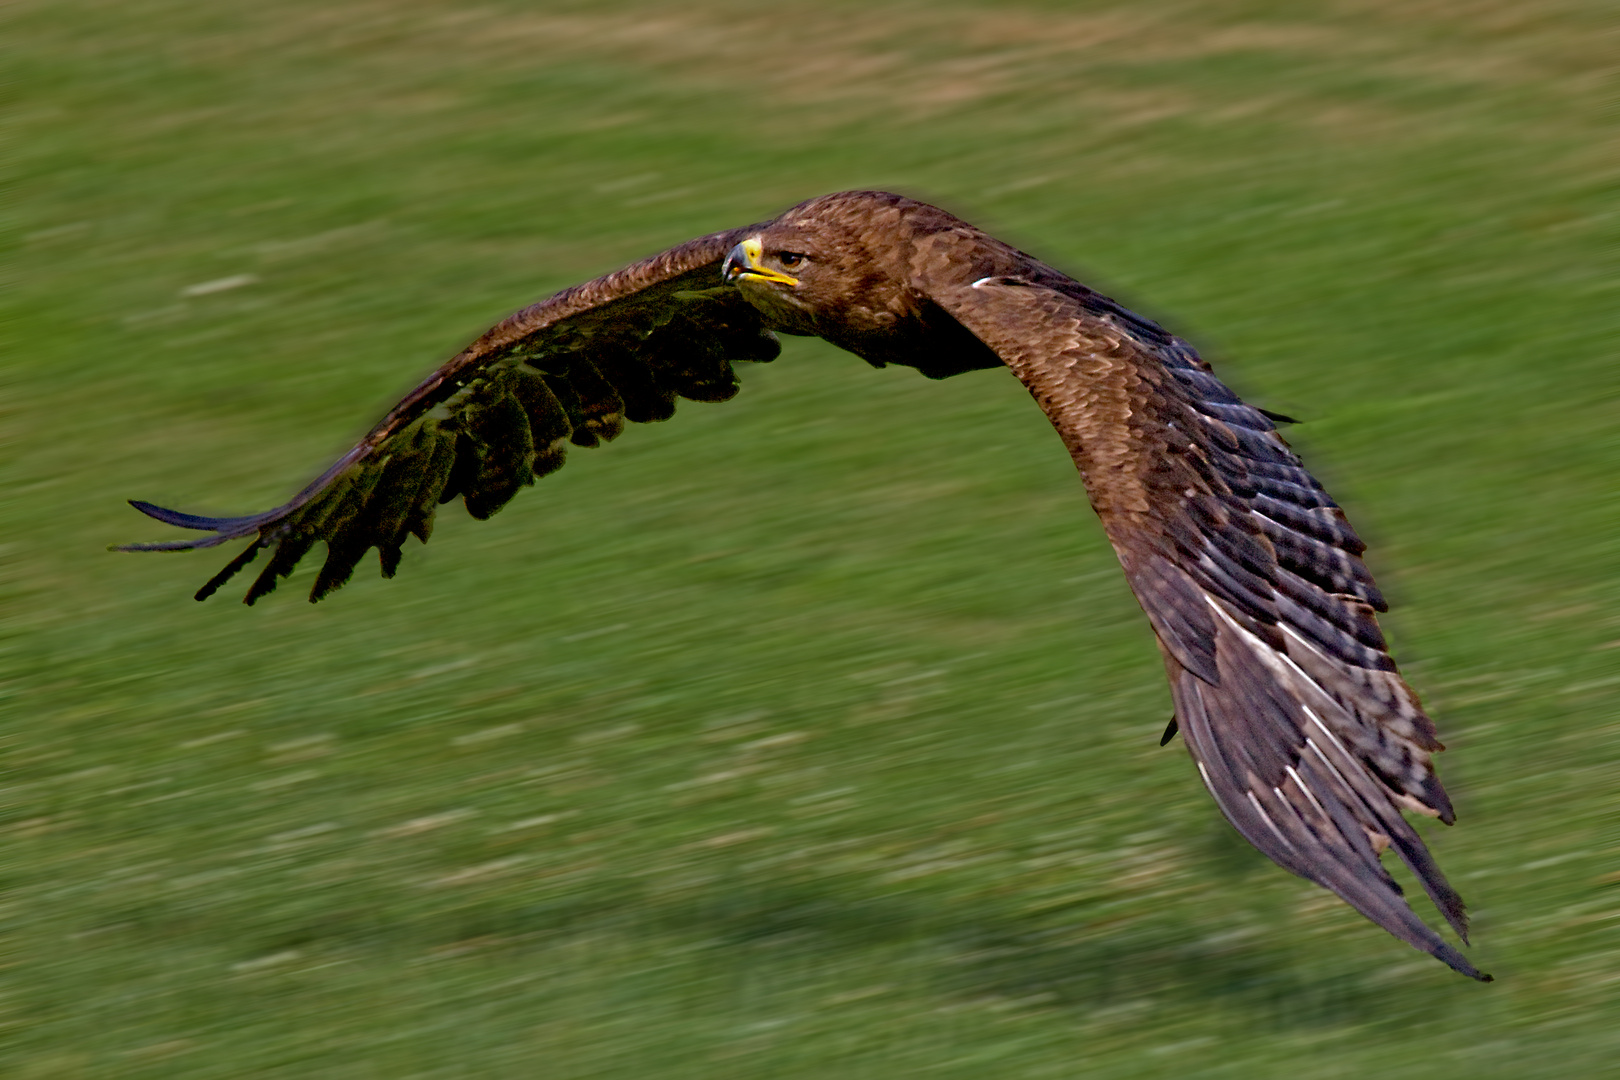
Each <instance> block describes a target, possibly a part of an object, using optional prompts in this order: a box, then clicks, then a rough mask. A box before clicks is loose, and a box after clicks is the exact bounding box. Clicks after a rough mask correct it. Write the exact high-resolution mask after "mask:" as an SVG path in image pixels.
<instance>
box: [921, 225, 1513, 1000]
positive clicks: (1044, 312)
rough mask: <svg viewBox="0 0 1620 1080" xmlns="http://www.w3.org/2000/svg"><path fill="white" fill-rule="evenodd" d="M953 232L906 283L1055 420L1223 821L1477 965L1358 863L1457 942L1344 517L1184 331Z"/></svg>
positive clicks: (1441, 950)
mask: <svg viewBox="0 0 1620 1080" xmlns="http://www.w3.org/2000/svg"><path fill="white" fill-rule="evenodd" d="M963 240H964V241H966V240H971V238H968V237H963ZM953 246H954V247H955V248H956V252H957V253H956V255H955V256H954V257H953V255H952V254H951V253H950V252H948V251H946V250H945V249H944V247H943V246H942V247H941V248H940V252H941V253H942V254H941V253H936V255H935V262H934V264H933V266H932V268H931V270H930V268H929V267H928V266H924V267H922V268H920V271H919V276H920V277H922V278H923V281H922V283H921V288H922V289H923V291H924V292H926V293H927V294H928V295H929V296H930V297H931V298H932V299H933V300H934V301H935V302H936V303H938V304H939V305H940V306H942V307H943V308H944V309H945V310H946V311H948V312H950V313H951V314H952V315H954V316H955V317H956V318H957V319H958V320H959V321H961V322H962V324H963V325H964V326H966V327H967V328H968V329H969V330H971V331H972V332H973V333H975V334H976V335H978V337H979V338H980V339H981V340H983V341H984V342H985V344H987V345H989V346H990V347H991V348H992V349H994V350H995V351H996V352H997V354H998V355H1000V356H1001V358H1002V360H1003V361H1005V362H1006V363H1007V365H1008V366H1009V367H1011V368H1012V369H1013V371H1014V372H1015V373H1016V374H1017V375H1018V377H1019V378H1020V379H1021V380H1022V381H1023V382H1024V384H1025V386H1027V387H1028V389H1029V391H1030V393H1031V395H1033V396H1034V398H1035V400H1036V401H1037V402H1038V403H1039V404H1040V406H1041V408H1042V409H1043V410H1044V411H1045V412H1046V414H1047V416H1048V417H1049V418H1050V419H1051V421H1052V424H1053V426H1054V427H1055V428H1056V429H1057V431H1058V433H1059V434H1060V435H1061V436H1062V437H1063V440H1064V442H1065V444H1066V445H1067V446H1068V448H1069V451H1070V453H1071V455H1072V456H1073V457H1074V460H1075V463H1076V465H1078V466H1079V468H1080V472H1081V474H1082V475H1083V477H1084V478H1085V482H1086V489H1087V492H1088V494H1089V495H1090V497H1091V501H1092V505H1093V506H1094V507H1096V509H1097V512H1098V514H1099V515H1100V516H1101V518H1102V521H1103V525H1104V528H1105V529H1106V531H1107V533H1108V537H1109V539H1110V540H1111V541H1112V542H1113V545H1114V549H1115V551H1116V552H1117V553H1118V555H1119V560H1120V562H1121V563H1122V564H1123V565H1124V568H1125V573H1126V576H1127V577H1128V578H1129V580H1130V583H1131V588H1132V589H1133V590H1134V591H1135V593H1136V596H1137V599H1138V600H1139V601H1140V602H1141V605H1142V607H1143V609H1144V610H1145V611H1146V612H1147V615H1148V618H1149V620H1150V621H1151V622H1152V624H1153V629H1154V631H1155V633H1156V634H1157V636H1158V640H1159V645H1160V648H1161V651H1162V652H1163V653H1164V658H1165V666H1166V668H1167V670H1168V673H1169V677H1170V686H1171V691H1172V696H1173V698H1174V700H1175V705H1176V715H1177V719H1178V721H1179V725H1180V729H1181V731H1182V732H1183V733H1184V734H1185V736H1186V740H1187V744H1188V747H1189V749H1190V750H1191V752H1192V755H1193V758H1194V760H1195V761H1196V762H1197V764H1198V770H1199V773H1200V774H1201V775H1202V776H1203V778H1204V783H1205V784H1206V785H1207V786H1208V788H1209V790H1210V792H1211V793H1212V794H1213V795H1214V796H1215V801H1216V803H1217V804H1219V806H1220V808H1221V811H1222V813H1224V814H1225V815H1226V818H1227V820H1229V821H1230V822H1231V823H1232V824H1233V825H1234V826H1236V827H1237V829H1238V831H1239V832H1241V833H1242V834H1243V835H1244V837H1246V838H1247V839H1248V840H1249V842H1250V843H1252V844H1254V846H1255V847H1257V848H1259V849H1260V850H1261V851H1263V852H1264V853H1265V854H1266V855H1268V856H1270V857H1271V858H1272V859H1273V860H1274V861H1276V862H1277V863H1279V864H1280V865H1282V866H1283V867H1285V868H1287V869H1288V870H1291V871H1293V872H1294V873H1296V874H1299V875H1300V876H1301V877H1304V878H1308V879H1309V880H1311V881H1314V882H1317V883H1318V884H1320V885H1323V886H1326V887H1327V888H1329V889H1331V890H1333V891H1334V892H1336V893H1338V894H1339V895H1340V896H1341V897H1343V898H1344V899H1345V900H1346V901H1348V902H1349V903H1350V904H1351V905H1352V906H1353V907H1355V908H1356V909H1357V910H1358V911H1360V912H1361V913H1362V914H1364V915H1366V916H1367V917H1368V918H1370V919H1372V920H1373V921H1374V922H1376V923H1378V924H1379V925H1380V926H1382V927H1384V928H1385V929H1386V930H1388V931H1389V932H1390V933H1392V934H1394V935H1395V936H1396V937H1398V938H1401V939H1402V940H1403V941H1406V942H1408V943H1410V944H1412V945H1413V946H1415V947H1417V948H1419V949H1422V950H1424V951H1426V952H1429V953H1431V954H1433V955H1434V956H1436V957H1437V958H1439V959H1440V960H1443V961H1444V962H1445V963H1447V964H1449V965H1450V966H1451V967H1453V968H1455V969H1456V970H1457V971H1459V972H1462V973H1463V974H1465V975H1469V976H1472V977H1474V978H1476V979H1488V978H1489V976H1486V975H1482V974H1481V973H1480V972H1479V971H1478V970H1476V969H1475V968H1474V966H1473V965H1472V964H1470V963H1469V962H1468V960H1467V959H1466V958H1465V957H1464V956H1463V955H1462V954H1461V953H1460V952H1458V951H1457V950H1456V949H1455V948H1453V947H1452V946H1451V945H1449V944H1447V943H1446V941H1445V940H1444V939H1443V938H1441V937H1440V935H1439V934H1437V933H1436V932H1435V931H1434V930H1433V929H1431V928H1430V927H1429V926H1428V925H1427V924H1425V923H1424V922H1423V921H1422V920H1421V919H1419V918H1418V917H1417V916H1416V915H1415V914H1414V913H1413V912H1412V910H1411V908H1410V907H1408V906H1407V905H1406V903H1405V901H1404V900H1403V899H1402V898H1401V889H1400V886H1399V885H1397V884H1396V882H1395V881H1394V879H1393V878H1391V877H1390V876H1389V874H1388V873H1387V871H1386V870H1385V869H1384V867H1383V866H1382V864H1381V863H1380V861H1379V855H1380V853H1381V852H1382V851H1383V850H1384V849H1385V848H1386V847H1393V848H1394V849H1395V851H1396V852H1397V853H1398V854H1399V856H1400V858H1401V859H1402V861H1404V862H1405V863H1406V865H1407V866H1409V867H1410V868H1411V869H1412V871H1413V873H1414V874H1416V875H1417V877H1418V879H1419V880H1420V881H1421V882H1422V883H1423V887H1424V889H1425V890H1426V891H1427V892H1428V894H1429V896H1430V898H1431V899H1433V901H1434V903H1435V905H1436V906H1437V907H1438V908H1439V909H1440V911H1441V913H1442V914H1444V916H1445V917H1446V921H1447V922H1449V923H1450V924H1451V926H1452V927H1453V928H1454V929H1455V930H1456V931H1457V933H1458V935H1459V936H1461V937H1462V938H1463V940H1464V941H1465V942H1466V941H1467V920H1466V916H1465V914H1464V911H1463V903H1462V900H1461V898H1460V897H1458V895H1457V894H1456V892H1454V891H1453V890H1452V888H1451V887H1450V885H1448V884H1447V883H1446V880H1445V878H1444V876H1442V874H1441V873H1440V870H1439V868H1438V867H1437V866H1436V865H1435V863H1434V860H1433V858H1432V857H1431V856H1430V854H1429V852H1428V849H1427V848H1426V847H1425V846H1424V844H1423V841H1422V839H1421V838H1420V837H1419V836H1418V834H1417V833H1416V832H1415V831H1414V830H1413V829H1412V827H1411V826H1410V825H1409V824H1408V823H1407V821H1406V820H1405V819H1404V818H1403V817H1402V815H1401V810H1402V808H1405V809H1409V810H1415V811H1417V812H1419V813H1423V814H1428V815H1431V816H1434V817H1438V818H1440V820H1442V821H1444V822H1445V823H1446V824H1448V825H1449V824H1450V823H1451V821H1452V818H1453V814H1452V808H1451V803H1450V801H1449V800H1448V799H1447V797H1446V793H1445V790H1444V789H1443V788H1442V787H1441V786H1440V781H1439V780H1438V779H1437V778H1436V777H1435V775H1434V768H1433V765H1432V764H1431V762H1430V754H1431V753H1432V752H1434V751H1436V750H1440V749H1442V747H1441V745H1440V743H1439V741H1438V740H1437V739H1436V737H1435V730H1434V725H1433V724H1432V723H1431V722H1430V721H1429V718H1428V717H1427V716H1425V715H1424V713H1423V709H1422V707H1421V705H1420V704H1419V703H1418V700H1417V697H1416V695H1415V694H1413V692H1412V691H1411V689H1410V688H1409V687H1408V686H1407V685H1406V683H1405V682H1404V681H1403V680H1402V679H1401V677H1400V675H1399V674H1398V673H1397V672H1396V670H1395V663H1394V661H1392V660H1391V659H1390V657H1389V654H1388V652H1387V651H1386V649H1385V644H1384V638H1383V635H1382V634H1381V633H1380V631H1379V628H1378V623H1377V620H1376V619H1375V617H1374V614H1373V613H1374V611H1375V610H1376V611H1383V610H1385V604H1384V600H1383V598H1382V597H1381V596H1380V595H1379V592H1378V589H1377V587H1376V586H1374V584H1373V581H1372V578H1371V576H1370V575H1369V574H1368V573H1367V568H1366V567H1365V566H1364V565H1363V564H1362V561H1361V558H1360V555H1361V552H1362V550H1363V547H1364V545H1363V544H1362V543H1361V541H1360V540H1359V539H1358V538H1357V537H1356V534H1355V532H1354V531H1353V530H1352V529H1351V528H1350V525H1349V523H1348V522H1347V521H1346V520H1345V517H1344V513H1343V512H1342V511H1341V510H1340V509H1339V508H1338V506H1337V505H1336V504H1335V503H1334V502H1333V500H1332V499H1330V498H1329V497H1328V496H1327V493H1326V492H1324V491H1323V490H1322V487H1321V485H1320V484H1318V483H1317V482H1316V480H1315V479H1314V478H1313V477H1312V476H1311V475H1310V474H1309V473H1308V472H1306V471H1305V469H1304V468H1302V467H1301V465H1300V462H1299V459H1298V458H1297V457H1296V456H1295V455H1294V453H1293V452H1292V451H1291V450H1290V449H1289V448H1288V446H1287V444H1286V443H1284V442H1283V440H1282V439H1281V438H1280V437H1279V436H1278V435H1277V434H1276V431H1275V429H1274V427H1273V425H1272V423H1271V421H1270V420H1269V419H1268V418H1267V417H1266V415H1264V414H1262V413H1261V412H1260V410H1258V409H1255V408H1252V407H1250V406H1248V405H1245V404H1244V403H1243V402H1242V401H1241V400H1240V399H1239V398H1238V397H1237V396H1236V395H1235V394H1233V393H1232V392H1231V391H1230V390H1228V389H1227V388H1226V387H1225V386H1224V385H1222V383H1221V382H1220V381H1219V380H1218V379H1216V378H1215V376H1214V375H1213V374H1211V372H1210V368H1209V365H1208V364H1206V363H1205V362H1204V361H1203V360H1201V359H1200V358H1199V357H1198V355H1197V353H1195V352H1194V351H1193V350H1192V348H1191V347H1190V346H1189V345H1188V344H1187V343H1186V342H1185V341H1182V340H1181V339H1180V338H1176V337H1173V336H1171V335H1170V334H1168V333H1166V332H1165V331H1164V330H1162V329H1160V328H1159V327H1158V326H1156V325H1155V324H1153V323H1151V322H1149V321H1147V320H1145V319H1142V318H1141V317H1139V316H1136V315H1134V314H1132V313H1131V312H1129V311H1126V310H1125V309H1124V308H1122V307H1120V306H1119V305H1117V304H1115V303H1113V302H1112V301H1110V300H1108V299H1106V298H1105V297H1102V296H1099V295H1097V294H1096V293H1093V292H1091V291H1090V290H1089V289H1086V288H1085V287H1084V286H1082V285H1080V284H1079V283H1077V282H1074V281H1072V280H1070V279H1068V278H1065V277H1063V276H1062V275H1059V274H1057V273H1056V272H1055V271H1051V270H1050V269H1049V268H1047V267H1044V266H1041V265H1040V264H1037V263H1034V262H1033V260H1028V259H1027V257H1017V256H1016V253H1011V251H1010V249H1005V248H1002V247H1000V246H999V245H994V244H993V242H992V244H990V245H985V244H980V245H979V247H978V249H977V250H973V249H972V248H971V247H970V245H968V244H966V243H956V244H953ZM987 246H989V247H990V248H991V250H989V251H988V252H986V251H985V250H984V249H985V248H986V247H987ZM1010 258H1012V259H1013V263H1012V264H1009V259H1010ZM1019 260H1021V261H1022V265H1021V266H1019V265H1017V262H1018V261H1019ZM986 268H991V269H992V270H994V271H996V273H995V275H994V276H985V277H976V276H973V275H976V274H978V273H980V272H982V271H984V270H985V269H986ZM1009 270H1010V271H1012V272H1011V273H1008V272H1007V271H1009ZM970 282H971V283H970Z"/></svg>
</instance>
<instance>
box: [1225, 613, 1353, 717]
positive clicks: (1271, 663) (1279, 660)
mask: <svg viewBox="0 0 1620 1080" xmlns="http://www.w3.org/2000/svg"><path fill="white" fill-rule="evenodd" d="M1204 601H1205V602H1206V603H1208V604H1209V606H1210V607H1212V608H1214V609H1215V614H1217V615H1219V616H1220V617H1221V621H1222V622H1224V623H1226V625H1227V626H1230V627H1231V628H1232V630H1233V631H1234V632H1235V633H1237V635H1238V636H1239V637H1242V638H1244V639H1245V640H1246V641H1248V642H1249V645H1250V647H1251V648H1253V649H1254V651H1255V653H1256V655H1258V656H1259V657H1260V662H1261V663H1263V664H1265V665H1266V666H1267V667H1269V668H1271V669H1272V671H1274V672H1276V673H1277V674H1279V675H1288V674H1290V673H1291V674H1293V675H1296V676H1298V677H1299V679H1300V680H1302V681H1303V682H1304V683H1305V685H1306V686H1309V687H1310V688H1311V689H1312V690H1315V691H1316V692H1317V693H1318V694H1319V695H1321V698H1322V700H1323V701H1324V702H1326V703H1327V705H1328V706H1329V707H1331V708H1341V707H1342V706H1340V705H1339V702H1338V700H1337V699H1336V698H1334V696H1333V695H1332V694H1330V693H1328V691H1327V689H1326V688H1325V687H1323V686H1322V684H1321V683H1319V682H1317V681H1316V680H1315V679H1313V678H1311V677H1310V676H1309V675H1307V674H1306V673H1305V669H1304V668H1302V667H1300V666H1299V665H1298V664H1296V663H1294V660H1293V658H1292V657H1290V656H1289V655H1288V654H1287V653H1282V652H1278V651H1277V650H1276V649H1273V648H1272V647H1271V646H1270V645H1267V644H1266V643H1265V642H1263V641H1261V640H1260V639H1259V638H1257V637H1255V636H1254V635H1253V634H1251V633H1249V632H1248V631H1247V630H1245V629H1243V627H1242V626H1239V625H1238V622H1237V620H1236V619H1234V618H1232V616H1231V615H1230V614H1228V613H1227V610H1226V609H1225V608H1224V607H1222V606H1221V605H1220V604H1219V603H1217V602H1216V600H1215V598H1214V597H1213V596H1211V595H1209V594H1208V593H1204ZM1277 625H1278V626H1280V627H1281V628H1282V630H1283V632H1284V633H1286V634H1291V635H1292V636H1294V637H1296V638H1298V637H1299V635H1298V634H1296V633H1294V632H1293V631H1292V630H1290V629H1289V628H1288V625H1287V624H1286V623H1278V624H1277ZM1300 640H1301V641H1302V642H1303V641H1304V639H1303V638H1300Z"/></svg>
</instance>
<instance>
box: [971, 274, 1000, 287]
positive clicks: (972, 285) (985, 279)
mask: <svg viewBox="0 0 1620 1080" xmlns="http://www.w3.org/2000/svg"><path fill="white" fill-rule="evenodd" d="M994 280H996V275H994V274H991V275H989V276H988V277H982V278H980V279H979V280H978V281H975V282H974V283H973V284H971V285H969V286H968V288H970V289H977V288H978V287H979V286H981V285H983V284H984V283H985V282H987V281H994Z"/></svg>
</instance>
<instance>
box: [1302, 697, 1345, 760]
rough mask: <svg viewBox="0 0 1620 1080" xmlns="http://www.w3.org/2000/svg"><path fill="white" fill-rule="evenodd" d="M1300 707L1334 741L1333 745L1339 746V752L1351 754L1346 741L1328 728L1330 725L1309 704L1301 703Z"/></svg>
mask: <svg viewBox="0 0 1620 1080" xmlns="http://www.w3.org/2000/svg"><path fill="white" fill-rule="evenodd" d="M1300 709H1301V710H1302V711H1303V712H1304V713H1305V715H1306V716H1308V717H1310V718H1311V723H1313V724H1315V725H1316V726H1317V727H1319V728H1321V729H1322V734H1324V735H1326V736H1327V737H1328V739H1329V740H1331V741H1332V743H1333V745H1334V746H1337V747H1338V748H1339V753H1341V754H1343V755H1344V756H1345V757H1349V756H1350V751H1348V750H1346V749H1345V748H1344V743H1342V742H1340V741H1339V737H1338V736H1337V735H1335V734H1333V732H1331V731H1329V730H1328V726H1327V725H1326V724H1324V723H1322V718H1321V717H1320V716H1317V715H1316V714H1315V713H1313V712H1312V711H1311V707H1310V706H1309V705H1301V706H1300Z"/></svg>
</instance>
